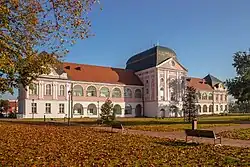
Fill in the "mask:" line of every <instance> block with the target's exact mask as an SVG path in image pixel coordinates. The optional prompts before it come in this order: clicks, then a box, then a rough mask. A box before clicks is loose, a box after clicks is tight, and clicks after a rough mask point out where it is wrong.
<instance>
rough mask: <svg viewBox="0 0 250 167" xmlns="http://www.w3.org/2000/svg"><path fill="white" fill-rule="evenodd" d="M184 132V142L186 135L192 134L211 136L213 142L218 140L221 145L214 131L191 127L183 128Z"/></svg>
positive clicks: (195, 135)
mask: <svg viewBox="0 0 250 167" xmlns="http://www.w3.org/2000/svg"><path fill="white" fill-rule="evenodd" d="M185 133H186V142H187V139H188V138H187V137H188V136H192V137H204V138H213V139H214V144H216V142H215V141H216V140H217V139H219V140H220V145H221V137H220V136H216V134H215V133H214V131H211V130H192V129H185Z"/></svg>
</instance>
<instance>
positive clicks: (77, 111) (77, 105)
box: [74, 103, 83, 115]
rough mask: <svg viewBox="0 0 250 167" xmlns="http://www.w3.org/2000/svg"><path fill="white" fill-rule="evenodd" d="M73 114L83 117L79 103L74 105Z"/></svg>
mask: <svg viewBox="0 0 250 167" xmlns="http://www.w3.org/2000/svg"><path fill="white" fill-rule="evenodd" d="M74 113H75V114H81V115H83V106H82V105H81V104H80V103H76V104H75V105H74Z"/></svg>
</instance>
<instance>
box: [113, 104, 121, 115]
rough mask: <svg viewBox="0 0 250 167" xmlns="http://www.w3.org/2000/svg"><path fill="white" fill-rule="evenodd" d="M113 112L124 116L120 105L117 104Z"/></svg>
mask: <svg viewBox="0 0 250 167" xmlns="http://www.w3.org/2000/svg"><path fill="white" fill-rule="evenodd" d="M113 112H114V113H115V114H116V115H121V114H122V108H121V106H120V105H118V104H116V105H115V106H114V108H113Z"/></svg>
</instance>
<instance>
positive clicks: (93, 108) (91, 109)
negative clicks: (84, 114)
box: [88, 104, 97, 115]
mask: <svg viewBox="0 0 250 167" xmlns="http://www.w3.org/2000/svg"><path fill="white" fill-rule="evenodd" d="M88 114H90V115H97V108H96V105H95V104H89V105H88Z"/></svg>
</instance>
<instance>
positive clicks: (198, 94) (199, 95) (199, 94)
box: [197, 92, 201, 100]
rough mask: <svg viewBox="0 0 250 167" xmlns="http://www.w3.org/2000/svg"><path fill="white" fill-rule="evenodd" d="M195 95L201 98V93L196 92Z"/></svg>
mask: <svg viewBox="0 0 250 167" xmlns="http://www.w3.org/2000/svg"><path fill="white" fill-rule="evenodd" d="M197 96H198V98H199V99H200V100H201V93H200V92H198V93H197Z"/></svg>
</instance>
